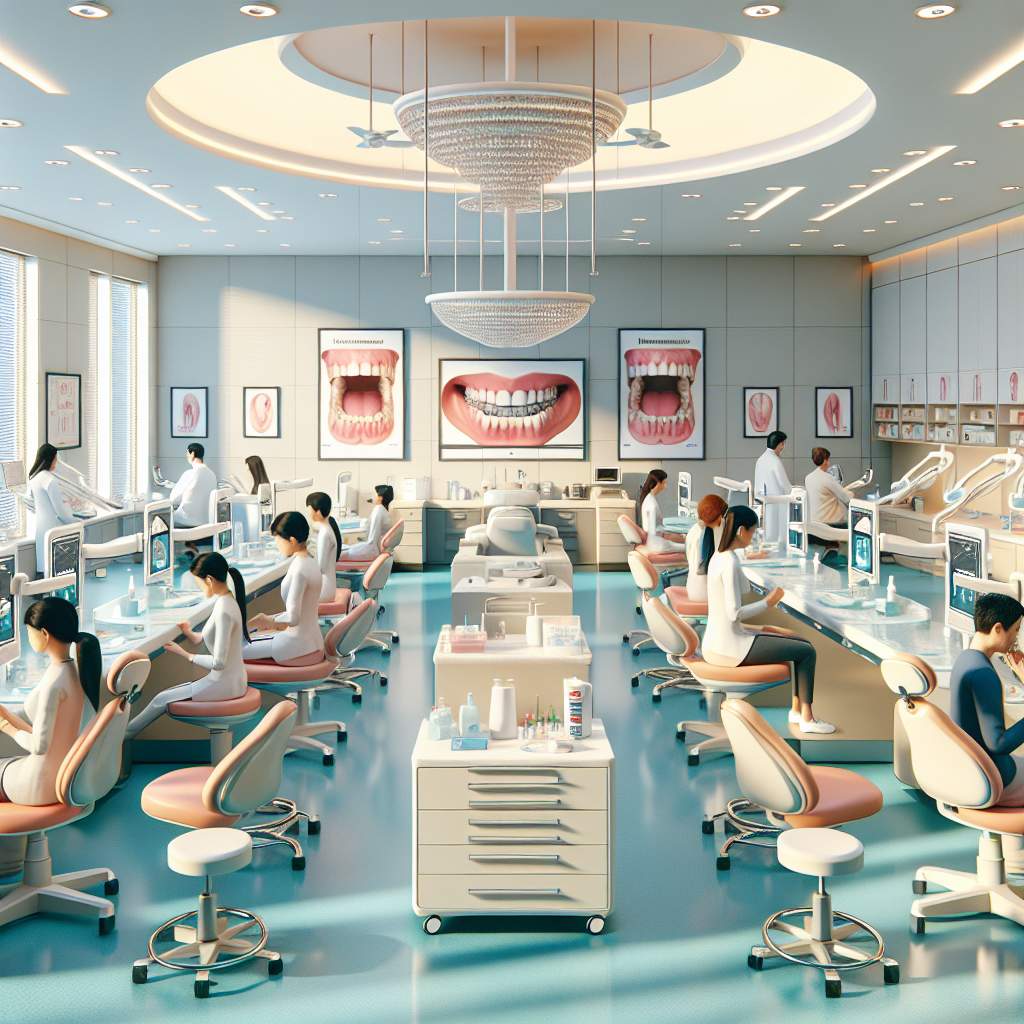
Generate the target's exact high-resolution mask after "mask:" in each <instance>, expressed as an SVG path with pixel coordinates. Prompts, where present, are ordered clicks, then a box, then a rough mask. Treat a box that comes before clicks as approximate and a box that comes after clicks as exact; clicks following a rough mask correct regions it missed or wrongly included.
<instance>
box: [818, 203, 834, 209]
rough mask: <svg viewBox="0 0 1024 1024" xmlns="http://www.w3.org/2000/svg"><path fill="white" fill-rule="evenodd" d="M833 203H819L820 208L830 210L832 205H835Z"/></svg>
mask: <svg viewBox="0 0 1024 1024" xmlns="http://www.w3.org/2000/svg"><path fill="white" fill-rule="evenodd" d="M835 205H836V204H835V203H822V204H821V208H822V209H823V210H831V209H832V207H833V206H835Z"/></svg>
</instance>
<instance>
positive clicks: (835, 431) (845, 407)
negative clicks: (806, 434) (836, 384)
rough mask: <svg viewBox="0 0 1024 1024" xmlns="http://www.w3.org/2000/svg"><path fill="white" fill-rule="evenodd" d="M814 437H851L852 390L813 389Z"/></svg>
mask: <svg viewBox="0 0 1024 1024" xmlns="http://www.w3.org/2000/svg"><path fill="white" fill-rule="evenodd" d="M814 406H815V411H816V425H815V430H814V436H815V437H853V388H847V387H844V388H815V389H814Z"/></svg>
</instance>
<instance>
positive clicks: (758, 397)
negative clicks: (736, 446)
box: [743, 388, 779, 437]
mask: <svg viewBox="0 0 1024 1024" xmlns="http://www.w3.org/2000/svg"><path fill="white" fill-rule="evenodd" d="M778 429H779V389H778V388H744V389H743V436H744V437H767V436H768V435H769V434H770V433H771V432H772V431H773V430H778Z"/></svg>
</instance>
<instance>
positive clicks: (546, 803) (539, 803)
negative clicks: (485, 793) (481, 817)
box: [469, 799, 562, 807]
mask: <svg viewBox="0 0 1024 1024" xmlns="http://www.w3.org/2000/svg"><path fill="white" fill-rule="evenodd" d="M469 806H470V807H561V806H562V801H561V800H557V799H556V800H470V801H469Z"/></svg>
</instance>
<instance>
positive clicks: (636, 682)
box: [629, 676, 640, 690]
mask: <svg viewBox="0 0 1024 1024" xmlns="http://www.w3.org/2000/svg"><path fill="white" fill-rule="evenodd" d="M629 685H630V686H632V687H633V689H634V690H635V689H636V688H637V687H638V686H639V685H640V677H639V676H633V678H632V679H630V681H629Z"/></svg>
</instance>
